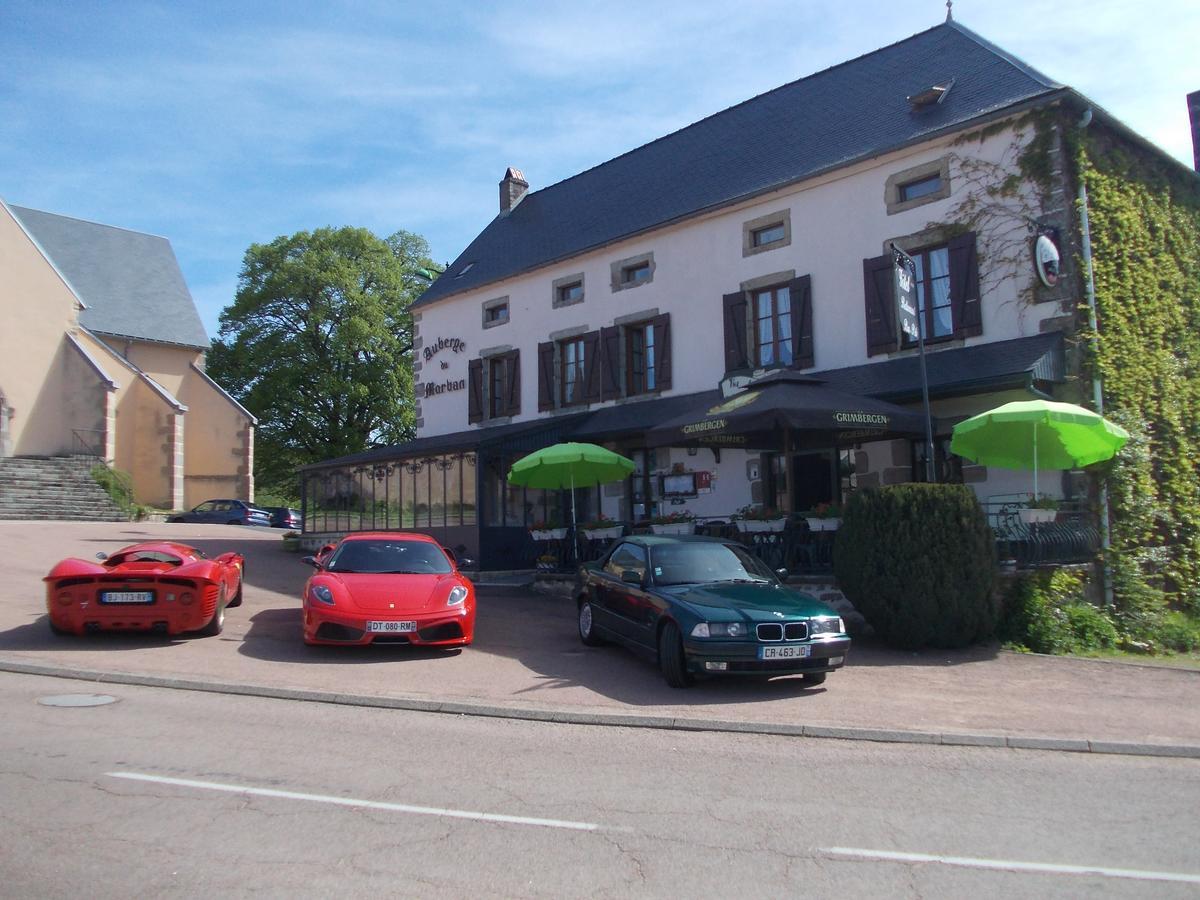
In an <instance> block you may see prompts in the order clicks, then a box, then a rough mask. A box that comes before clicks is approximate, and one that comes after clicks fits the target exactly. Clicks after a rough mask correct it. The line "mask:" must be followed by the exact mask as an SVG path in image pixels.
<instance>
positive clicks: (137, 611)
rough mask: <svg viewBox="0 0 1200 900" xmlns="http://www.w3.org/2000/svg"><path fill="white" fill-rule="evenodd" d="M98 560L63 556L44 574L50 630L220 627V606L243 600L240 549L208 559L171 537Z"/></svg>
mask: <svg viewBox="0 0 1200 900" xmlns="http://www.w3.org/2000/svg"><path fill="white" fill-rule="evenodd" d="M97 559H99V560H100V561H99V562H92V561H89V560H85V559H64V560H63V561H62V562H60V563H59V564H58V565H56V566H55V567H54V568H53V569H51V570H50V574H49V575H47V576H46V577H45V578H43V579H42V580H43V581H44V582H46V611H47V612H48V613H49V614H50V630H51V631H53V632H54V633H55V634H85V633H87V632H92V631H109V630H112V631H117V630H121V631H125V630H135V631H155V632H158V633H159V634H181V633H183V632H186V631H196V632H199V633H200V634H203V635H215V634H220V633H221V627H222V626H223V625H224V624H225V609H226V607H230V606H240V605H241V603H242V570H243V569H244V568H245V561H244V559H243V558H242V556H241V555H240V554H237V553H222V554H221V555H220V556H218V557H216V558H215V559H209V558H208V557H207V556H205V555H204V554H203V553H202V552H200V551H199V550H197V549H196V548H194V547H188V546H186V545H185V544H177V543H174V542H173V541H151V542H148V543H144V544H133V545H132V546H129V547H125V548H124V549H121V550H118V551H117V552H116V553H114V554H113V555H112V556H109V557H107V558H106V557H105V555H104V554H103V553H99V554H97Z"/></svg>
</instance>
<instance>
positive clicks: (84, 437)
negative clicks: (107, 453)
mask: <svg viewBox="0 0 1200 900" xmlns="http://www.w3.org/2000/svg"><path fill="white" fill-rule="evenodd" d="M104 438H105V432H104V430H103V429H100V428H72V429H71V455H72V456H92V457H95V458H96V459H104Z"/></svg>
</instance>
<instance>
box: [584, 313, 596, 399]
mask: <svg viewBox="0 0 1200 900" xmlns="http://www.w3.org/2000/svg"><path fill="white" fill-rule="evenodd" d="M599 399H600V332H599V331H589V332H588V333H587V334H585V335H584V336H583V402H584V403H595V402H596V401H598V400H599Z"/></svg>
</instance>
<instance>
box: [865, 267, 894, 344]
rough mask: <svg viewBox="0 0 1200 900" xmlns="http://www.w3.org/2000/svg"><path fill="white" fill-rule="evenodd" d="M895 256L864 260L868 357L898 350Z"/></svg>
mask: <svg viewBox="0 0 1200 900" xmlns="http://www.w3.org/2000/svg"><path fill="white" fill-rule="evenodd" d="M892 278H893V276H892V255H891V254H890V253H888V254H885V255H883V256H876V257H874V258H873V259H864V260H863V287H864V291H865V295H866V311H867V356H874V355H875V354H877V353H890V352H892V351H893V350H895V349H896V346H897V340H896V301H895V299H894V296H895V295H894V291H893V287H892Z"/></svg>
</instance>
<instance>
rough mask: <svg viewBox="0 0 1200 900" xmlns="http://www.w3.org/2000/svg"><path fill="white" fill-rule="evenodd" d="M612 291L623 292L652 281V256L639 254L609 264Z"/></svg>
mask: <svg viewBox="0 0 1200 900" xmlns="http://www.w3.org/2000/svg"><path fill="white" fill-rule="evenodd" d="M610 265H611V273H612V289H613V291H624V290H627V289H629V288H636V287H641V286H642V285H643V284H649V283H650V282H652V281H653V280H654V254H653V253H641V254H638V255H637V256H630V257H628V258H626V259H619V260H617V261H616V262H614V263H611V264H610Z"/></svg>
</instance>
